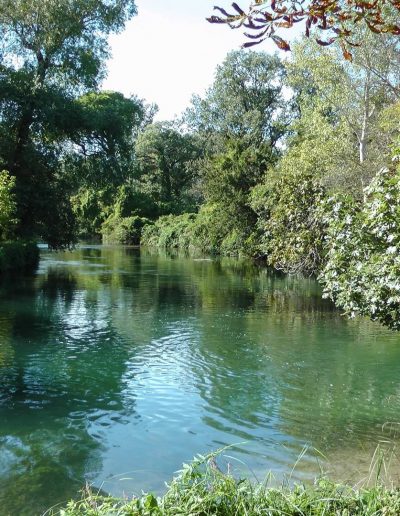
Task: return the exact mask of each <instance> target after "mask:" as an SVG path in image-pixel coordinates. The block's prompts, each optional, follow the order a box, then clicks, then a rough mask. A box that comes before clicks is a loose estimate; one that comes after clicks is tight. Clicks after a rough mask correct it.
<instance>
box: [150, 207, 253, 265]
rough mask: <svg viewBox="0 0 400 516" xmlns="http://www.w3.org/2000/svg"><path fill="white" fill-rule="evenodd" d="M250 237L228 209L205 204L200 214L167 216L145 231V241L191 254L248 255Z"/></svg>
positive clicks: (153, 245) (151, 244) (155, 245)
mask: <svg viewBox="0 0 400 516" xmlns="http://www.w3.org/2000/svg"><path fill="white" fill-rule="evenodd" d="M249 242H250V240H249V238H248V236H247V234H243V232H241V231H240V228H237V227H235V225H232V221H231V220H230V218H229V217H227V214H226V211H225V209H224V208H223V207H222V206H221V205H219V204H218V203H215V204H205V205H204V206H203V207H202V208H201V210H200V212H199V213H198V214H193V213H184V214H183V215H166V216H164V217H160V218H159V219H158V220H157V221H156V222H155V223H154V225H152V226H147V227H146V228H144V231H143V238H142V244H143V245H147V246H149V247H159V248H164V249H165V248H167V249H181V250H184V251H188V252H190V253H204V254H224V255H233V256H238V255H241V254H248V249H249V247H248V246H249Z"/></svg>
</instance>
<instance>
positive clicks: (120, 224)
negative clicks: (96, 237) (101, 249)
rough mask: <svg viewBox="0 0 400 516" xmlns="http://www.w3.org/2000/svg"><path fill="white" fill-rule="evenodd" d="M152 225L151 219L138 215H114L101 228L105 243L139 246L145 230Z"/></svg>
mask: <svg viewBox="0 0 400 516" xmlns="http://www.w3.org/2000/svg"><path fill="white" fill-rule="evenodd" d="M151 224H152V222H151V221H150V220H149V219H146V218H144V217H139V216H137V215H133V216H132V217H120V216H118V214H113V215H111V216H110V217H108V219H107V220H106V221H105V222H104V223H103V225H102V227H101V232H102V237H103V243H104V244H127V245H139V244H140V240H141V236H142V230H143V228H144V227H145V226H146V225H151Z"/></svg>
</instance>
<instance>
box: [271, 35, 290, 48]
mask: <svg viewBox="0 0 400 516" xmlns="http://www.w3.org/2000/svg"><path fill="white" fill-rule="evenodd" d="M272 39H273V41H274V43H275V45H276V46H277V47H278V48H280V49H281V50H285V51H288V50H290V45H289V43H288V42H287V41H285V40H284V39H282V38H280V37H279V36H272Z"/></svg>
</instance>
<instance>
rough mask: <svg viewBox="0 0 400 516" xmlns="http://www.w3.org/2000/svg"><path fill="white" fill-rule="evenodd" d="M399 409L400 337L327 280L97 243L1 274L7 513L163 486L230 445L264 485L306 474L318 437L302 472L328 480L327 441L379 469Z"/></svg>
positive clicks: (2, 483)
mask: <svg viewBox="0 0 400 516" xmlns="http://www.w3.org/2000/svg"><path fill="white" fill-rule="evenodd" d="M399 409H400V336H399V335H398V334H395V333H390V332H388V331H386V330H384V329H382V328H381V327H380V326H378V325H376V324H372V323H369V322H367V321H365V320H358V321H347V320H345V319H344V318H342V317H341V316H340V314H339V312H338V311H336V310H335V309H334V308H333V307H332V305H331V304H330V303H329V302H328V301H323V300H322V299H321V295H320V289H319V287H318V285H317V283H316V282H315V281H314V280H311V279H303V280H301V279H295V278H284V277H279V276H275V275H271V274H270V273H268V272H267V271H265V270H260V269H258V268H256V267H254V266H253V265H252V264H250V263H247V262H241V261H235V260H215V261H212V260H193V259H185V258H169V257H166V256H160V255H151V254H149V253H146V252H145V251H142V252H139V251H138V250H135V249H129V248H112V247H95V246H92V247H90V246H89V247H85V248H80V249H78V250H76V251H74V252H68V253H67V252H66V253H56V254H52V253H48V252H43V255H42V260H41V264H40V268H39V270H38V272H37V274H36V275H35V277H33V278H19V279H18V278H15V277H14V278H4V279H3V280H2V282H1V284H0V514H1V516H3V515H8V514H11V515H13V516H14V515H16V514H18V515H21V516H24V515H29V516H31V515H37V514H41V512H42V511H44V510H45V509H46V508H47V507H49V506H51V505H53V504H56V503H58V502H62V501H64V500H67V499H69V498H71V497H73V496H76V493H77V491H78V490H79V489H80V488H81V487H82V486H83V485H84V484H85V482H89V483H91V484H93V485H94V486H96V487H97V488H102V489H103V490H105V491H108V492H111V493H113V494H116V495H123V494H131V493H132V492H134V491H135V492H140V490H141V489H144V490H150V489H151V490H156V491H158V492H161V491H162V489H163V485H164V481H165V480H168V479H169V478H170V477H171V476H172V474H173V472H174V471H176V470H177V469H179V467H180V466H181V463H182V462H183V461H187V460H190V458H191V457H193V455H195V454H196V453H199V452H200V453H204V452H208V451H211V450H215V449H218V448H221V447H224V446H226V445H234V446H233V448H232V449H230V450H229V452H227V454H228V455H229V456H232V458H228V459H225V460H228V461H230V462H231V463H232V464H233V465H234V466H235V467H236V468H237V469H238V470H240V471H241V472H243V471H246V472H247V473H248V474H251V475H253V474H254V475H256V476H258V477H260V478H262V477H263V476H264V474H265V473H266V472H267V471H269V470H272V471H273V472H274V473H275V474H276V476H277V477H278V478H280V477H281V476H282V475H283V474H285V473H290V471H291V468H292V466H293V464H294V463H295V462H296V459H297V457H298V456H299V454H301V452H302V449H303V448H304V446H308V447H310V449H309V451H308V452H307V454H306V455H305V457H304V458H303V459H302V460H301V461H300V463H299V464H298V465H297V467H296V470H295V473H294V478H297V479H304V480H307V479H310V478H313V477H314V475H316V474H318V472H319V467H320V466H319V462H320V457H319V454H318V452H317V451H316V450H320V451H321V452H322V453H324V454H325V455H326V457H327V459H328V461H329V463H330V464H331V466H329V467H332V469H333V472H334V473H335V474H339V475H341V476H342V478H347V477H349V478H350V477H357V475H358V476H362V475H365V473H366V471H367V469H368V466H369V461H370V459H371V455H372V453H373V450H374V449H375V447H376V445H377V444H378V443H379V442H385V441H390V443H396V441H397V437H396V429H397V423H398V422H400V416H399V414H400V410H399ZM385 423H386V424H385ZM384 424H385V425H384ZM222 462H223V460H222ZM242 463H244V464H245V465H243V464H242ZM326 464H327V463H326V462H325V465H324V467H328V466H327V465H326ZM221 467H224V466H223V464H221Z"/></svg>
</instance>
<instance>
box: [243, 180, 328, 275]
mask: <svg viewBox="0 0 400 516" xmlns="http://www.w3.org/2000/svg"><path fill="white" fill-rule="evenodd" d="M324 198H325V190H324V188H323V186H322V185H321V183H320V182H319V181H318V180H316V179H315V177H314V176H313V175H312V174H310V173H308V172H307V173H293V174H286V175H282V176H280V177H278V178H277V179H275V180H274V181H270V182H269V183H266V184H264V185H259V186H257V187H255V188H254V189H253V191H252V201H251V203H252V207H253V209H254V210H255V211H256V213H257V214H258V216H259V220H258V228H259V231H260V237H259V238H260V242H259V244H258V248H259V252H260V253H261V254H262V255H264V256H266V258H267V262H268V264H269V265H270V266H272V267H274V268H275V269H277V270H282V271H284V272H287V273H303V274H310V275H311V274H315V273H316V272H318V270H319V267H320V264H321V259H322V255H323V238H324V231H325V228H324V226H325V225H324V221H323V217H322V216H321V210H320V206H321V203H322V201H323V199H324Z"/></svg>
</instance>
